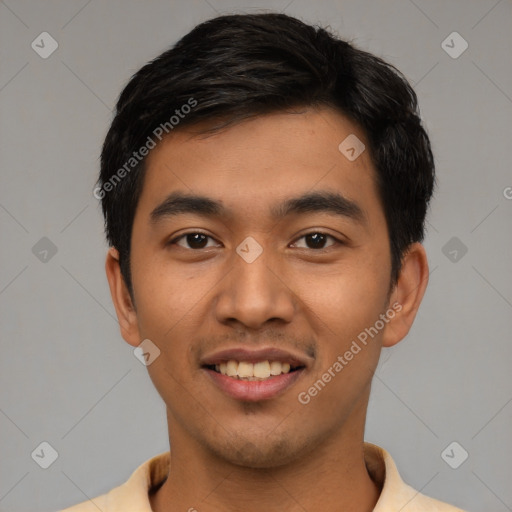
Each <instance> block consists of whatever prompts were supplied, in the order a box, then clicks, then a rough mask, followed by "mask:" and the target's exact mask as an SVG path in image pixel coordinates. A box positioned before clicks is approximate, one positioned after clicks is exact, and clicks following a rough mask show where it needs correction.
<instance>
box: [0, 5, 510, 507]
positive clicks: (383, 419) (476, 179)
mask: <svg viewBox="0 0 512 512" xmlns="http://www.w3.org/2000/svg"><path fill="white" fill-rule="evenodd" d="M259 9H275V10H283V11H285V12H286V13H288V14H291V15H295V16H298V17H300V18H302V19H303V20H304V21H307V22H311V23H320V24H323V25H327V24H330V25H331V27H332V28H333V29H335V30H336V31H338V33H339V34H340V35H341V36H342V37H345V38H348V39H351V40H353V42H354V43H355V44H357V45H358V46H360V47H361V48H363V49H367V50H369V51H371V52H374V53H376V54H377V55H380V56H382V57H383V58H385V59H387V60H388V61H390V62H391V63H393V64H395V65H396V66H397V67H398V68H399V69H401V70H402V71H403V72H404V73H405V75H406V76H407V77H408V79H409V80H410V81H411V83H412V84H413V86H415V89H416V91H417V93H418V96H419V100H420V107H421V111H422V115H423V118H424V120H425V123H426V126H427V129H428V130H429V133H430V136H431V139H432V144H433V149H434V152H435V156H436V163H437V172H438V179H439V187H438V190H437V193H436V197H435V199H434V201H433V204H432V210H431V214H430V216H429V224H428V236H427V239H426V241H425V245H426V248H427V251H428V254H429V258H430V266H431V271H432V273H431V280H430V285H429V288H428V290H427V293H426V296H425V299H424V303H423V305H422V307H421V310H420V312H419V315H418V317H417V320H416V323H415V325H414V327H413V329H412V331H411V333H410V334H409V336H408V337H407V338H406V339H405V340H404V341H403V342H402V343H400V344H399V345H397V346H396V347H395V348H392V349H385V350H384V351H383V353H382V357H381V361H380V364H379V369H378V371H377V373H376V376H375V379H374V384H373V394H372V397H371V402H370V408H369V413H368V424H367V430H366V439H367V440H368V441H371V442H374V443H376V444H379V445H381V446H383V447H384V448H386V449H387V450H389V451H390V452H391V454H392V455H393V457H394V458H395V461H396V463H397V465H398V468H399V470H400V472H401V475H402V477H403V478H404V479H405V480H406V482H408V483H409V484H410V485H412V486H413V487H415V488H416V489H418V490H421V491H422V492H423V493H425V494H429V495H431V496H434V497H437V498H439V499H441V500H445V501H449V502H452V503H454V504H457V505H458V506H460V507H463V508H467V509H469V510H471V511H482V512H483V511H491V510H492V511H496V512H501V511H506V510H512V486H511V485H510V479H511V475H512V463H511V460H512V440H511V437H510V432H511V420H512V404H511V401H512V379H511V377H510V361H511V356H512V344H511V342H510V332H511V327H512V314H511V312H512V272H511V265H510V262H511V253H512V251H511V248H512V237H511V233H512V229H511V228H512V222H511V219H512V200H511V199H507V197H506V196H507V195H508V196H509V197H512V189H509V188H507V187H512V175H511V172H510V169H511V166H510V164H511V152H510V146H511V141H512V138H511V135H512V130H511V120H512V117H511V114H512V72H511V66H510V55H511V49H512V44H511V43H512V36H511V34H512V31H511V30H510V22H511V15H512V3H511V2H510V0H501V1H496V0H482V1H467V0H465V1H462V0H461V1H454V0H451V1H447V2H446V1H441V0H438V1H420V0H414V1H412V0H389V1H381V2H375V1H371V0H364V1H363V0H352V1H340V0H337V1H324V2H317V3H313V2H311V1H306V0H294V1H290V0H283V1H277V0H275V1H271V2H270V1H267V2H256V1H255V2H251V1H229V0H226V1H223V0H196V1H188V0H187V1H174V2H171V1H151V2H144V3H143V2H137V1H124V2H120V1H108V2H100V1H99V0H92V1H87V0H80V1H66V2H65V1H61V2H57V1H51V2H36V1H35V0H34V1H15V0H6V1H3V2H0V34H1V35H0V62H1V73H0V116H1V121H0V157H1V177H2V186H1V189H0V226H1V233H2V235H1V236H2V243H1V247H2V250H1V259H0V269H1V275H0V308H1V315H2V321H1V358H0V376H1V377H0V378H1V382H0V432H1V439H0V449H1V455H0V460H1V470H0V510H3V511H7V510H9V511H25V510H40V511H51V510H57V509H59V508H61V507H64V506H69V505H71V504H74V503H77V502H79V501H83V500H85V499H87V497H94V496H96V495H98V494H101V493H103V492H106V491H107V490H109V489H111V488H112V487H113V486H116V485H119V484H120V483H122V482H124V481H125V480H126V479H127V478H128V476H129V475H130V474H131V472H132V471H133V470H134V469H135V468H136V467H137V466H138V465H139V464H141V463H142V462H143V461H145V460H146V459H148V458H149V457H151V456H153V455H155V454H157V453H160V452H162V451H165V450H167V449H168V444H167V443H168V440H167V430H166V422H165V415H164V413H165V411H164V406H163V403H162V402H161V400H160V398H159V396H158V395H157V393H156V391H155V390H154V389H153V387H152V384H151V381H150V380H149V377H148V376H147V372H146V368H145V367H144V366H143V365H142V364H141V363H140V362H139V361H138V360H137V359H136V358H135V357H134V355H133V352H132V349H131V347H129V346H128V345H127V344H126V343H125V342H124V341H123V340H122V338H121V336H120V334H119V330H118V324H117V321H116V318H115V313H114V309H113V306H112V304H111V300H110V294H109V291H108V286H107V282H106V278H105V275H104V268H103V265H104V257H105V251H106V245H105V243H104V240H103V232H102V217H101V215H100V208H99V203H98V201H97V200H96V199H95V198H94V197H93V195H92V190H93V186H94V182H95V180H96V175H97V171H98V164H99V161H98V156H99V152H100V145H101V143H102V140H103V138H104V136H105V134H106V130H107V128H108V125H109V121H110V120H111V110H112V108H113V106H114V103H115V101H116V99H117V96H118V94H119V93H120V91H121V89H122V87H123V85H124V84H125V83H126V81H127V80H128V79H129V77H130V76H131V75H132V74H133V73H134V72H135V71H136V70H137V69H138V68H139V67H140V66H142V65H143V64H144V63H145V62H146V61H148V60H149V59H151V58H153V57H155V56H157V55H158V54H159V53H160V52H161V51H163V50H164V49H166V48H167V47H168V46H169V45H170V44H172V43H174V42H175V41H176V40H177V39H178V38H179V37H181V36H182V35H184V34H185V33H186V32H188V31H189V30H190V29H191V28H192V27H193V26H194V25H196V24H197V23H199V22H201V21H203V20H205V19H207V18H210V17H213V16H215V15H216V14H217V13H228V12H254V11H256V10H259ZM44 31H46V32H49V33H50V34H51V36H52V37H53V38H54V39H55V40H56V41H57V42H58V45H59V46H58V49H57V50H56V51H55V52H54V53H53V54H52V55H51V56H50V57H48V58H47V59H43V58H41V57H40V56H39V55H38V54H37V53H36V52H35V51H34V50H33V49H32V48H31V43H32V41H33V40H35V39H36V38H37V36H38V35H39V34H40V33H41V32H44ZM453 31H457V32H459V33H460V34H461V36H462V37H463V38H464V39H465V40H466V41H467V42H468V44H469V47H468V49H467V50H466V51H465V52H464V53H463V54H462V55H460V56H459V57H458V58H452V57H451V56H450V55H448V54H447V53H446V52H445V51H444V49H443V48H442V46H441V43H442V41H443V40H445V39H446V38H447V36H448V35H449V34H451V33H452V32H453ZM39 40H40V39H39ZM448 41H450V40H448ZM448 44H450V45H451V46H454V49H455V50H457V49H459V48H460V42H453V43H451V42H448ZM46 48H48V46H46ZM43 237H47V238H48V239H49V240H51V242H52V243H53V244H54V245H55V246H56V249H57V252H56V254H54V255H53V254H52V252H51V251H50V252H48V253H44V250H45V248H46V250H47V249H48V247H47V245H45V244H48V242H47V241H42V242H39V241H40V239H41V238H43ZM453 237H456V240H452V241H451V242H450V240H451V239H452V238H453ZM38 242H39V244H40V245H37V246H36V249H34V250H33V247H34V246H35V245H36V244H37V243H38ZM446 244H448V245H446ZM464 247H467V253H466V254H463V248H464ZM443 248H444V249H443ZM454 250H455V251H456V252H453V251H454ZM34 253H35V254H34ZM42 441H47V442H49V443H50V444H51V445H52V446H53V447H54V448H55V450H57V452H58V454H59V456H58V458H57V459H56V461H55V462H54V463H53V464H52V465H51V466H50V467H49V468H48V469H46V470H45V469H42V468H41V467H39V465H38V464H36V462H35V460H33V458H32V457H31V453H32V452H33V451H34V450H35V449H36V447H38V445H39V444H40V443H41V442H42ZM452 441H457V442H458V443H459V445H460V446H461V447H463V449H465V450H466V451H467V452H468V453H469V457H468V459H467V460H466V461H465V462H464V463H463V464H462V465H460V466H459V467H458V468H457V469H452V468H451V467H450V466H449V465H448V464H447V463H446V462H445V460H443V458H442V456H441V453H442V452H443V450H444V449H445V448H446V447H447V446H448V445H449V444H450V443H451V442H452ZM46 453H48V452H46ZM449 453H450V455H451V462H452V464H453V463H454V461H455V462H457V461H458V460H459V461H460V458H461V454H462V453H463V452H462V449H461V448H459V447H456V448H455V450H454V451H453V452H450V451H449ZM45 456H46V455H45Z"/></svg>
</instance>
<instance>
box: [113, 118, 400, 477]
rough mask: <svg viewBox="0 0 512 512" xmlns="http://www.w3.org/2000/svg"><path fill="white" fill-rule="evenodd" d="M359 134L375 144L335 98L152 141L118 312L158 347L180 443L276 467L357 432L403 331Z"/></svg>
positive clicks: (160, 385)
mask: <svg viewBox="0 0 512 512" xmlns="http://www.w3.org/2000/svg"><path fill="white" fill-rule="evenodd" d="M351 134H353V135H355V136H357V138H358V139H359V140H360V141H362V142H363V143H364V144H366V146H367V147H368V145H367V143H366V140H365V136H364V133H363V132H362V131H361V130H360V129H358V128H357V127H356V126H355V125H354V124H352V123H351V122H349V121H348V120H347V119H345V118H344V117H342V116H341V115H340V114H338V113H336V112H334V111H332V110H328V109H325V110H309V111H304V112H303V113H298V114H284V113H278V114H271V115H266V116H261V117H258V118H255V119H253V120H249V121H245V122H243V123H241V124H238V125H235V126H233V127H230V128H228V129H227V130H225V131H222V132H218V133H216V134H214V135H209V136H207V137H206V136H204V135H198V134H197V133H196V132H193V131H192V129H187V130H182V131H179V132H176V133H173V134H172V135H171V136H169V137H168V138H167V139H165V140H164V141H163V142H162V143H161V144H160V145H159V146H157V147H156V148H155V149H154V150H153V151H152V152H151V154H150V155H149V157H148V160H147V172H146V175H145V178H144V185H143V190H142V193H141V196H140V200H139V203H138V206H137V210H136V213H135V219H134V225H133V233H132V243H131V272H132V284H133V294H134V304H133V306H134V307H133V310H132V311H131V312H130V311H128V313H127V314H126V315H125V320H123V321H121V322H120V323H121V324H122V332H123V336H124V338H125V339H126V340H127V341H128V342H129V343H131V344H132V345H134V346H136V345H138V344H139V343H140V342H141V341H142V340H144V339H149V340H151V342H152V343H153V344H154V345H156V346H157V347H158V349H159V350H160V355H159V356H158V357H157V358H156V359H155V360H154V361H153V362H152V363H151V364H150V365H149V366H148V371H149V374H150V376H151V379H152V380H153V382H154V384H155V386H156V388H157V390H158V392H159V393H160V395H161V396H162V398H163V400H164V401H165V404H166V406H167V411H168V422H169V432H170V436H171V439H173V441H172V442H174V439H179V440H180V443H183V444H186V445H188V446H196V447H201V449H203V450H206V451H207V452H208V453H210V454H211V455H212V456H215V457H220V458H222V459H224V460H226V461H229V462H232V463H235V464H237V465H242V466H249V467H273V466H278V465H282V464H286V463H288V462H290V461H293V460H296V459H298V458H300V457H303V456H306V455H307V454H308V453H311V452H312V451H313V450H320V449H322V448H325V447H326V446H327V445H328V444H329V443H334V442H336V439H338V438H339V437H340V435H341V433H343V432H345V434H346V433H347V432H348V431H351V432H355V431H356V430H360V431H361V435H362V430H361V429H362V428H363V425H364V418H365V413H366V407H367V402H368V396H369V390H370V383H371V377H372V374H373V371H374V370H375V367H376V365H377V362H378V358H379V355H380V349H381V346H382V342H383V339H387V338H386V337H388V338H389V339H391V338H393V336H395V338H397V339H398V338H400V337H401V336H402V334H403V333H402V334H400V332H402V331H400V329H399V328H397V327H396V325H397V322H398V320H397V318H398V317H399V316H400V315H399V313H398V308H397V307H396V306H395V308H393V307H392V304H393V302H395V299H396V295H393V294H391V296H390V295H389V293H388V292H389V290H390V275H391V258H390V249H389V239H388V231H387V227H386V220H385V217H384V213H383V208H382V205H381V202H380V200H379V197H378V193H377V188H376V175H375V170H374V168H373V166H372V163H371V160H370V156H369V154H368V151H363V152H362V154H361V155H360V156H359V157H358V158H356V159H355V160H353V161H351V160H349V159H348V158H347V157H346V156H345V155H344V154H343V153H342V152H341V151H340V150H339V149H338V146H339V145H340V143H341V142H342V141H343V140H344V139H345V138H346V137H348V136H349V135H351ZM349 154H350V153H349ZM328 194H330V196H328V197H321V196H322V195H323V196H327V195H328ZM185 195H186V196H201V197H203V198H205V199H206V200H203V201H195V202H194V201H190V200H189V201H186V200H184V199H183V197H182V196H185ZM304 196H309V197H304ZM180 197H181V199H180ZM300 198H302V199H301V200H300ZM296 199H299V200H296ZM293 200H296V201H293ZM109 279H110V281H111V287H112V286H113V285H112V281H113V278H109ZM122 294H123V296H124V300H125V301H128V302H129V299H127V293H126V290H125V289H124V291H123V293H122ZM113 295H115V292H113ZM114 301H115V302H116V299H114ZM117 302H118V303H119V302H122V301H120V300H119V299H118V300H117ZM116 308H117V309H118V314H120V315H121V316H123V313H120V310H121V309H122V306H119V304H116ZM129 308H130V306H129V305H128V309H129ZM399 308H401V306H399ZM390 311H391V313H393V314H391V313H390ZM379 319H380V321H379ZM372 328H373V330H372ZM365 329H366V330H367V331H365ZM368 330H369V331H368ZM375 331H377V332H375ZM399 331H400V332H399ZM365 332H366V339H365V342H363V339H364V338H365V336H364V334H362V333H365ZM368 332H371V335H369V334H368ZM393 333H395V334H393ZM397 333H398V334H397ZM336 363H337V364H336ZM251 375H252V377H251ZM173 436H174V437H173ZM176 446H177V445H176Z"/></svg>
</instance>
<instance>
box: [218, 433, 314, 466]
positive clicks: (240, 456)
mask: <svg viewBox="0 0 512 512" xmlns="http://www.w3.org/2000/svg"><path fill="white" fill-rule="evenodd" d="M216 441H217V442H216V444H215V445H210V446H209V448H210V450H211V451H212V452H213V453H214V454H215V455H216V456H217V457H219V458H222V459H224V460H226V461H227V462H230V463H231V464H234V465H236V466H241V467H245V468H251V469H269V468H277V467H279V466H284V465H286V464H289V463H291V462H293V461H295V460H297V459H299V458H300V457H303V456H304V454H305V452H306V451H308V450H307V444H308V443H304V442H301V441H299V440H298V439H295V440H293V439H291V436H286V437H280V438H272V437H271V436H269V435H267V436H261V437H258V438H256V437H255V438H253V439H249V437H248V436H246V437H243V436H241V435H238V436H233V438H231V440H229V439H226V440H225V444H224V445H222V446H221V445H219V443H218V441H219V440H218V439H217V440H216Z"/></svg>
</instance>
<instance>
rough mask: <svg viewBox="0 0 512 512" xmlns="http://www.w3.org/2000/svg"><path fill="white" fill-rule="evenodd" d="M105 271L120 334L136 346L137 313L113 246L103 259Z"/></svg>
mask: <svg viewBox="0 0 512 512" xmlns="http://www.w3.org/2000/svg"><path fill="white" fill-rule="evenodd" d="M105 272H106V273H107V279H108V285H109V287H110V295H111V296H112V302H113V303H114V307H115V308H116V313H117V320H118V322H119V327H120V328H121V335H122V337H123V338H124V340H125V341H126V342H127V343H129V344H130V345H133V346H134V347H136V346H138V345H139V344H140V335H139V326H138V323H137V313H136V311H135V307H134V305H133V302H132V299H131V297H130V292H129V291H128V287H127V286H126V283H125V281H124V278H123V276H122V274H121V267H120V265H119V251H118V250H117V249H116V248H114V247H111V248H110V249H109V250H108V253H107V259H106V261H105Z"/></svg>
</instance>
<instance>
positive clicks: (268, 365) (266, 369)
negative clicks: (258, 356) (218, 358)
mask: <svg viewBox="0 0 512 512" xmlns="http://www.w3.org/2000/svg"><path fill="white" fill-rule="evenodd" d="M290 369H291V368H290V364H289V363H281V362H280V361H271V362H270V361H258V362H257V363H254V364H253V363H250V362H248V361H240V362H238V361H234V360H232V359H231V360H230V361H228V362H225V363H220V364H216V365H215V370H216V371H217V372H220V373H222V375H227V376H228V377H235V378H239V379H245V380H259V379H268V378H269V377H270V376H276V375H281V373H289V371H290Z"/></svg>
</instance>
